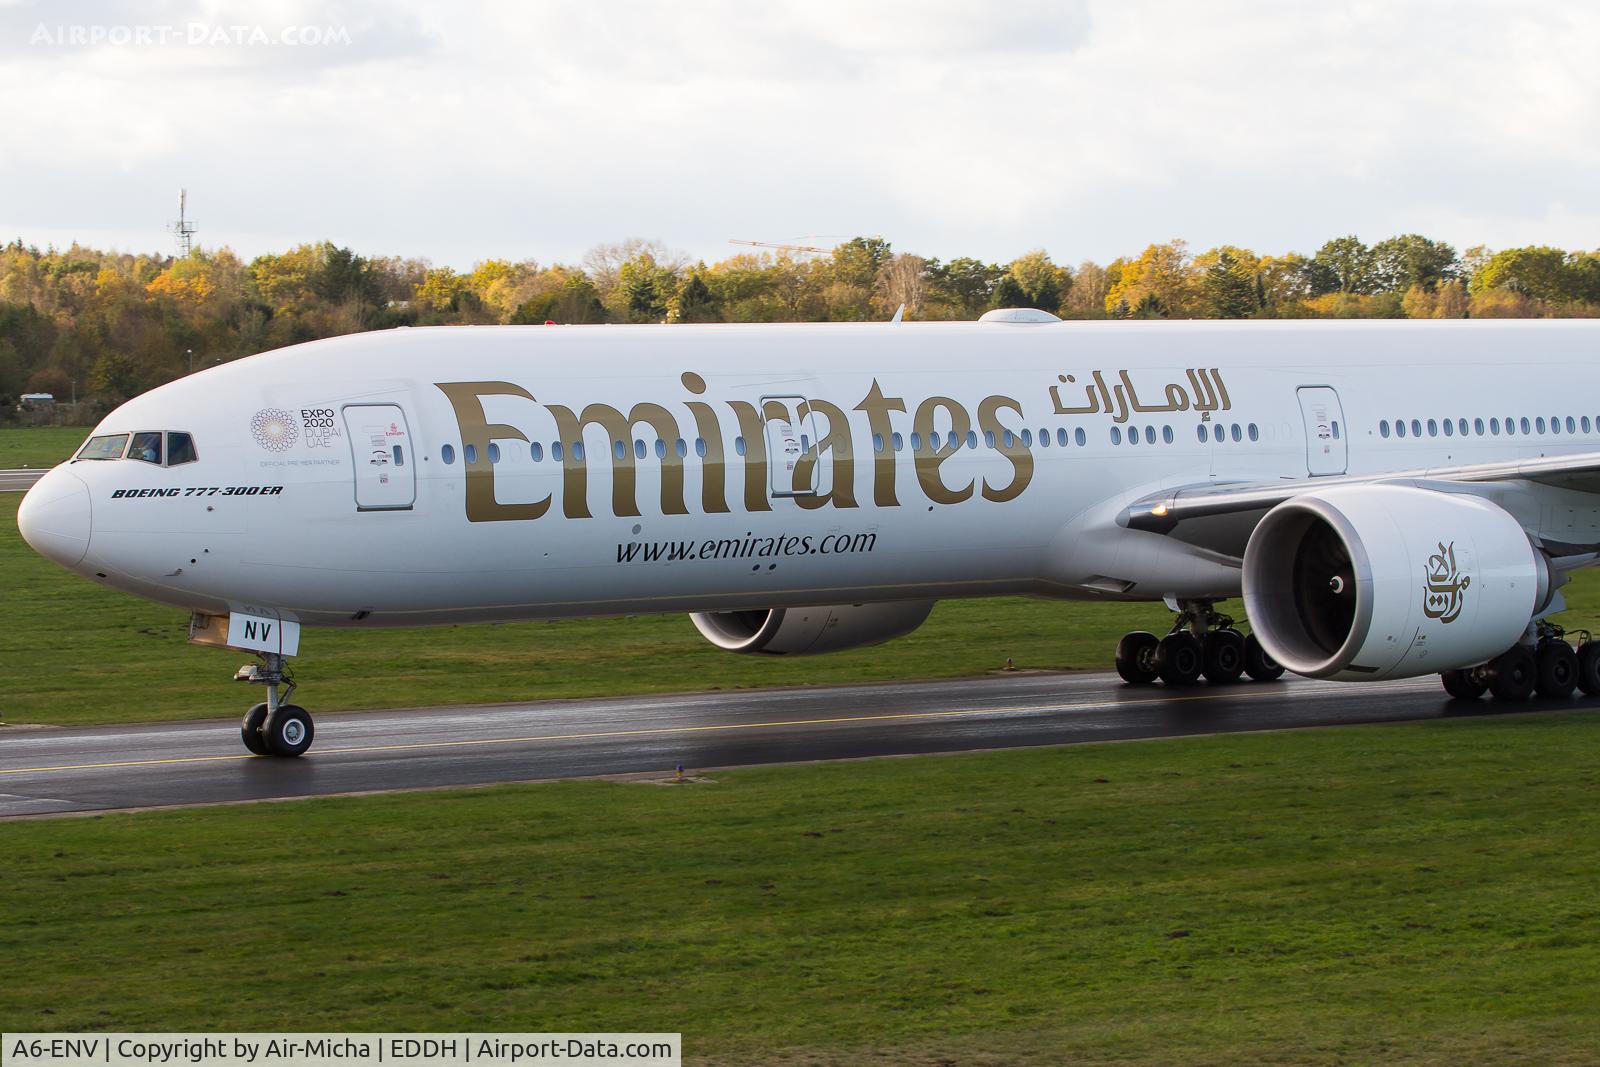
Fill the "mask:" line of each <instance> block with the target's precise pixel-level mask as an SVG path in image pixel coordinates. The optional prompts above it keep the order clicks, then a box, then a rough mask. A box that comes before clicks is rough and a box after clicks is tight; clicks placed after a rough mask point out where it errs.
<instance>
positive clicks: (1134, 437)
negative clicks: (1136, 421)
mask: <svg viewBox="0 0 1600 1067" xmlns="http://www.w3.org/2000/svg"><path fill="white" fill-rule="evenodd" d="M1138 443H1139V427H1137V426H1129V427H1128V444H1130V445H1136V444H1138Z"/></svg>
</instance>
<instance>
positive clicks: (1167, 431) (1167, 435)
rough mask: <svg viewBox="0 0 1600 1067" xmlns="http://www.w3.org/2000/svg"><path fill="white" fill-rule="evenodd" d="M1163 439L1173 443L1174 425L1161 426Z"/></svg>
mask: <svg viewBox="0 0 1600 1067" xmlns="http://www.w3.org/2000/svg"><path fill="white" fill-rule="evenodd" d="M1161 440H1162V441H1164V442H1166V443H1167V444H1169V445H1170V444H1171V443H1172V427H1171V426H1163V427H1161Z"/></svg>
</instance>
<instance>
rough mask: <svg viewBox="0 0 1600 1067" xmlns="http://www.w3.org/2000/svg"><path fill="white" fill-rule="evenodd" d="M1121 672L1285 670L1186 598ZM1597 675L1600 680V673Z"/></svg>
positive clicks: (1167, 675) (1125, 650) (1138, 636)
mask: <svg viewBox="0 0 1600 1067" xmlns="http://www.w3.org/2000/svg"><path fill="white" fill-rule="evenodd" d="M1597 666H1600V665H1597ZM1117 673H1118V674H1119V675H1121V676H1122V680H1123V681H1125V682H1128V683H1129V684H1131V685H1149V684H1150V683H1152V682H1154V681H1156V680H1157V679H1160V680H1161V681H1163V682H1166V683H1167V684H1168V685H1179V686H1183V685H1194V684H1195V683H1196V682H1198V681H1199V680H1200V679H1201V678H1202V677H1203V678H1205V680H1206V681H1208V682H1210V683H1211V684H1212V685H1230V684H1232V683H1234V682H1237V681H1238V680H1239V676H1240V675H1241V674H1248V675H1249V676H1250V677H1251V678H1252V679H1254V680H1255V681H1258V682H1265V681H1271V680H1273V679H1275V678H1278V677H1280V676H1281V675H1282V674H1283V667H1282V666H1281V665H1280V664H1278V663H1277V662H1276V661H1274V660H1273V658H1272V657H1271V656H1269V655H1267V652H1266V649H1264V648H1262V647H1261V642H1259V641H1257V640H1256V636H1255V634H1251V635H1250V636H1248V637H1246V636H1245V635H1243V634H1241V633H1240V632H1239V631H1238V630H1236V629H1234V627H1233V620H1232V619H1231V618H1229V617H1228V616H1226V615H1220V614H1218V613H1217V612H1216V611H1215V610H1214V609H1213V607H1212V603H1211V601H1209V600H1182V601H1179V602H1178V618H1177V620H1176V621H1175V622H1174V623H1173V624H1172V630H1171V631H1170V632H1169V633H1168V634H1167V636H1165V637H1160V638H1158V637H1156V635H1155V634H1153V633H1148V632H1146V631H1144V630H1135V631H1134V632H1133V633H1130V634H1125V635H1124V636H1123V638H1122V640H1121V641H1119V642H1117ZM1596 673H1597V676H1600V670H1597V672H1596Z"/></svg>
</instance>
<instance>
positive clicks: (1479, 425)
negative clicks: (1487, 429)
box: [1472, 419, 1483, 437]
mask: <svg viewBox="0 0 1600 1067" xmlns="http://www.w3.org/2000/svg"><path fill="white" fill-rule="evenodd" d="M1472 432H1473V433H1475V434H1477V435H1478V436H1479V437H1482V436H1483V420H1482V419H1473V420H1472Z"/></svg>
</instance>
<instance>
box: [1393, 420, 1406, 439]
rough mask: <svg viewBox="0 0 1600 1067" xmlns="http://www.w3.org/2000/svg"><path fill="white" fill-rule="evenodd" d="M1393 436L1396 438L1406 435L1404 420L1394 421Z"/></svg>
mask: <svg viewBox="0 0 1600 1067" xmlns="http://www.w3.org/2000/svg"><path fill="white" fill-rule="evenodd" d="M1394 435H1395V436H1396V437H1404V436H1405V435H1406V420H1405V419H1396V420H1394Z"/></svg>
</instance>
